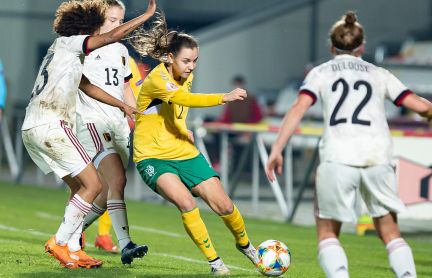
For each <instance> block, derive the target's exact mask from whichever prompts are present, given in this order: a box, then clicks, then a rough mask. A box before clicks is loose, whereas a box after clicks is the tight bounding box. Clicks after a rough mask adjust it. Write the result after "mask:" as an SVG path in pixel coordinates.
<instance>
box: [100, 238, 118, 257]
mask: <svg viewBox="0 0 432 278" xmlns="http://www.w3.org/2000/svg"><path fill="white" fill-rule="evenodd" d="M95 247H97V248H100V249H103V250H105V251H107V252H109V253H118V252H119V250H118V247H117V246H115V245H114V243H113V241H112V239H111V236H110V235H98V236H97V237H96V241H95Z"/></svg>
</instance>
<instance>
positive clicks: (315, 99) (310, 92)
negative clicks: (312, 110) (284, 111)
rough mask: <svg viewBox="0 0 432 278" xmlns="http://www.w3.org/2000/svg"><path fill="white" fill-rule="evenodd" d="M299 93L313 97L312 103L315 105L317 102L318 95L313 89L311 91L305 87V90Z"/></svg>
mask: <svg viewBox="0 0 432 278" xmlns="http://www.w3.org/2000/svg"><path fill="white" fill-rule="evenodd" d="M299 95H307V96H310V97H311V98H312V105H314V104H315V102H316V101H317V96H316V94H315V93H314V92H312V91H309V90H305V89H303V90H301V91H300V92H299Z"/></svg>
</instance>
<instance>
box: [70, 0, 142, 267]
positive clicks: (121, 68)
mask: <svg viewBox="0 0 432 278" xmlns="http://www.w3.org/2000/svg"><path fill="white" fill-rule="evenodd" d="M105 2H106V3H107V4H108V6H109V8H108V10H107V14H106V19H105V22H104V24H103V25H102V27H101V28H100V33H101V34H103V33H108V32H110V31H111V30H113V29H114V28H116V27H117V26H120V24H122V23H123V20H124V16H125V6H124V4H123V3H122V2H120V1H117V0H105ZM83 75H84V76H86V77H87V78H88V79H89V80H90V82H91V83H92V84H94V85H96V86H98V87H99V88H101V89H103V90H104V91H105V92H107V93H108V94H110V95H112V96H113V97H115V98H116V99H119V100H124V101H125V102H126V103H127V104H129V105H131V106H132V107H136V100H135V96H134V95H133V93H132V89H131V87H130V85H129V80H130V78H131V77H132V74H131V70H130V67H129V53H128V50H127V48H126V47H125V46H124V45H123V44H121V43H113V44H110V45H107V46H104V47H102V48H99V49H97V50H94V51H92V53H90V54H89V55H88V56H87V57H86V59H85V61H84V69H83ZM76 111H77V137H78V140H79V141H80V142H81V144H82V145H83V147H84V149H85V150H86V152H87V153H88V154H89V155H90V157H91V158H92V159H93V164H94V165H95V167H96V168H97V169H98V172H99V174H100V177H101V181H102V184H103V186H104V190H102V192H101V194H99V196H98V197H97V198H96V199H95V201H94V202H93V205H92V208H91V211H90V212H89V213H88V214H87V216H86V217H85V219H84V229H86V228H87V227H88V226H89V225H90V224H91V223H93V222H94V221H95V220H96V219H97V218H98V217H99V216H101V215H102V214H103V213H104V212H105V211H106V210H107V208H108V213H109V216H110V219H111V221H112V223H113V227H114V231H115V233H116V235H117V239H118V243H119V246H120V250H121V253H122V255H121V261H122V262H123V263H124V264H125V263H127V264H130V263H131V262H132V260H133V258H138V257H143V256H144V255H145V254H146V253H147V246H145V245H143V246H138V245H136V244H135V243H133V242H132V241H131V238H130V235H129V225H128V220H127V214H126V204H125V202H124V188H125V186H126V173H125V168H126V166H127V164H128V162H129V134H130V128H129V125H128V121H127V119H126V117H125V116H124V114H123V113H122V112H121V111H120V110H119V109H117V108H115V107H112V106H110V105H106V104H104V103H102V102H99V101H97V100H95V99H93V98H91V97H88V96H87V95H86V94H85V93H84V92H82V91H81V92H80V93H79V94H78V96H77V107H76ZM96 244H97V245H98V246H100V247H106V249H108V248H109V247H111V250H110V252H116V249H115V246H114V245H113V244H112V241H111V238H110V237H109V235H108V236H104V237H100V238H99V239H98V241H97V242H96ZM71 246H73V248H74V250H78V249H80V245H79V241H78V240H76V239H74V240H72V241H70V242H69V249H71Z"/></svg>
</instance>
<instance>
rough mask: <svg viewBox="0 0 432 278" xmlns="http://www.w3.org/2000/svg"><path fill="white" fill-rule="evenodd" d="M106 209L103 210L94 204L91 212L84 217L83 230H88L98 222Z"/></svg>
mask: <svg viewBox="0 0 432 278" xmlns="http://www.w3.org/2000/svg"><path fill="white" fill-rule="evenodd" d="M105 211H106V208H101V207H100V206H98V205H97V204H96V203H94V202H93V204H92V207H91V210H90V212H89V213H88V214H87V215H86V217H84V226H83V230H84V231H85V230H87V228H88V227H90V225H91V224H93V222H95V221H96V219H98V218H99V217H100V216H101V215H102V214H103V213H104V212H105Z"/></svg>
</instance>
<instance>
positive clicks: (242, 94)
mask: <svg viewBox="0 0 432 278" xmlns="http://www.w3.org/2000/svg"><path fill="white" fill-rule="evenodd" d="M245 98H247V93H246V91H245V90H243V89H240V88H236V89H234V90H232V91H231V92H229V93H228V94H225V95H224V96H223V98H222V101H223V102H224V103H225V102H231V101H236V100H244V99H245Z"/></svg>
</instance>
